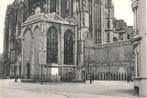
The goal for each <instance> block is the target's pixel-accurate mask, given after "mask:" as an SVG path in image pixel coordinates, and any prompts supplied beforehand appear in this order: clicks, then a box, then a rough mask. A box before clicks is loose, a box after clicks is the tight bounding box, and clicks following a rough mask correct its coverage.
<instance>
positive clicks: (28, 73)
mask: <svg viewBox="0 0 147 98" xmlns="http://www.w3.org/2000/svg"><path fill="white" fill-rule="evenodd" d="M27 79H30V63H27Z"/></svg>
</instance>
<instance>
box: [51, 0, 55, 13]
mask: <svg viewBox="0 0 147 98" xmlns="http://www.w3.org/2000/svg"><path fill="white" fill-rule="evenodd" d="M50 12H51V13H52V12H56V0H51V2H50Z"/></svg>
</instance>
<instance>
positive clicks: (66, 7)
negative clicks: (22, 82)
mask: <svg viewBox="0 0 147 98" xmlns="http://www.w3.org/2000/svg"><path fill="white" fill-rule="evenodd" d="M118 26H119V25H118ZM114 28H115V25H114V6H113V4H112V1H111V0H15V1H14V3H13V4H12V5H9V6H8V8H7V13H6V19H5V33H4V60H5V61H4V62H5V66H6V67H5V76H12V77H13V76H16V75H19V76H21V77H23V78H28V79H29V78H34V77H35V76H36V75H40V74H41V65H46V67H47V68H46V69H43V74H50V73H51V70H50V68H49V67H53V66H54V67H59V66H60V67H61V66H62V69H61V70H62V72H65V71H70V70H73V71H74V70H75V67H76V68H77V69H76V72H75V73H77V74H80V73H81V70H82V69H81V67H82V66H83V65H84V60H85V56H84V54H85V45H87V44H90V45H92V46H95V45H102V44H109V43H113V42H115V40H114V35H115V32H114V30H115V29H114ZM117 37H118V36H117ZM71 66H72V67H71ZM65 67H66V68H65ZM61 70H60V72H61ZM64 70H65V71H64Z"/></svg>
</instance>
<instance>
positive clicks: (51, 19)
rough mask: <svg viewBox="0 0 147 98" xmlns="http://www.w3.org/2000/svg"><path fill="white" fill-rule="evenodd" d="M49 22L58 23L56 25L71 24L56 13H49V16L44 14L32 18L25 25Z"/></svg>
mask: <svg viewBox="0 0 147 98" xmlns="http://www.w3.org/2000/svg"><path fill="white" fill-rule="evenodd" d="M41 20H44V21H49V22H56V23H61V24H69V22H67V21H66V20H64V19H63V18H62V17H60V16H59V15H58V14H56V13H54V12H53V13H49V14H44V13H39V14H35V15H32V16H30V17H29V18H28V19H27V20H26V21H25V23H30V22H35V21H41Z"/></svg>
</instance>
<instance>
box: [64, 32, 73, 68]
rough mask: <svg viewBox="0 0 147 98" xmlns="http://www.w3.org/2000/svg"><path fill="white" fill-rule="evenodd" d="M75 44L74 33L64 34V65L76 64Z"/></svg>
mask: <svg viewBox="0 0 147 98" xmlns="http://www.w3.org/2000/svg"><path fill="white" fill-rule="evenodd" d="M73 42H74V41H73V33H72V31H70V30H67V31H66V32H65V33H64V64H70V65H72V64H73V63H74V55H73Z"/></svg>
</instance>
